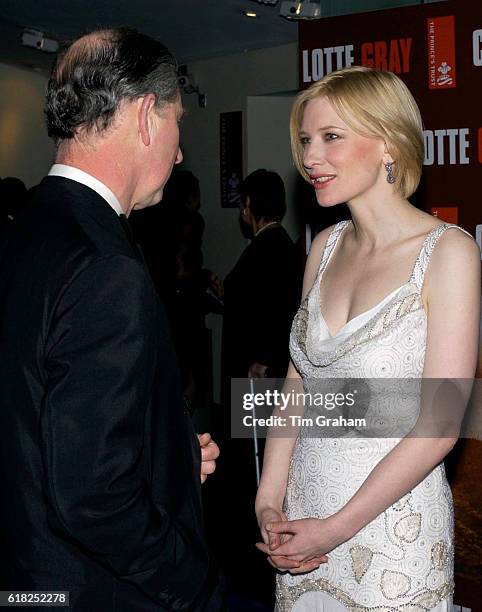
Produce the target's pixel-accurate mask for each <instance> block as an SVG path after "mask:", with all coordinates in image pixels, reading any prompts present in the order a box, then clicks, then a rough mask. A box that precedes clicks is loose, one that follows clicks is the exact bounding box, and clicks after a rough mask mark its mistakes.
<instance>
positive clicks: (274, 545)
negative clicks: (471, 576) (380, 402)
mask: <svg viewBox="0 0 482 612" xmlns="http://www.w3.org/2000/svg"><path fill="white" fill-rule="evenodd" d="M290 127H291V138H292V149H293V155H294V160H295V163H296V165H297V167H298V170H299V171H300V173H301V175H302V176H303V177H304V178H305V179H306V180H307V181H308V182H310V183H311V184H312V185H313V187H314V189H315V193H316V198H317V201H318V203H319V205H320V206H323V207H328V206H335V205H337V204H340V203H342V202H346V203H347V204H348V206H349V208H350V212H351V216H352V220H351V221H344V222H341V223H339V224H337V225H335V226H334V227H331V228H328V229H326V230H324V231H323V232H321V233H320V234H319V235H318V236H317V238H316V239H315V241H314V242H313V245H312V248H311V251H310V254H309V257H308V260H307V264H306V269H305V277H304V290H303V301H302V304H301V307H300V309H299V311H298V314H297V315H296V317H295V320H294V323H293V329H292V333H291V340H290V350H291V357H292V363H291V365H290V367H289V370H288V375H287V378H288V379H296V378H298V379H299V378H301V379H302V383H303V385H304V386H305V388H306V386H307V384H308V383H309V381H310V380H312V379H320V378H365V379H373V378H380V377H382V378H384V377H386V378H397V379H400V378H413V379H420V378H427V379H429V378H454V379H463V378H472V377H473V375H474V372H475V367H476V357H477V346H478V328H479V317H480V303H479V300H480V252H479V250H478V248H477V246H476V243H475V242H474V240H473V239H472V238H471V237H470V236H468V235H467V234H466V233H465V232H464V231H462V230H461V229H460V228H458V227H457V226H454V225H449V224H444V223H442V222H440V220H438V219H436V218H434V217H432V216H430V215H428V214H426V213H424V212H421V211H420V210H417V209H416V208H415V207H414V206H412V205H411V204H410V202H409V201H408V199H407V198H409V197H410V196H411V195H412V194H413V192H414V191H415V189H416V188H417V185H418V182H419V179H420V175H421V169H422V160H423V140H422V122H421V118H420V113H419V110H418V108H417V105H416V103H415V101H414V99H413V97H412V95H411V94H410V92H409V91H408V89H407V88H406V86H405V85H404V84H403V83H402V81H401V80H400V79H399V78H398V77H396V76H395V75H394V74H392V73H389V72H381V71H375V70H372V69H368V68H362V67H352V68H348V69H345V70H341V71H338V72H335V73H332V74H330V75H328V76H326V77H325V78H323V79H322V80H321V81H318V82H317V83H315V84H313V85H312V86H311V87H310V88H309V89H308V90H306V91H303V92H302V93H300V94H299V96H298V97H297V99H296V101H295V104H294V107H293V111H292V116H291V126H290ZM455 441H456V436H455V435H451V436H449V437H447V436H446V437H431V438H428V437H425V438H417V437H405V438H401V439H398V440H397V439H394V438H386V439H381V438H366V439H363V440H360V439H355V438H351V439H350V438H348V437H344V438H339V439H336V438H326V439H323V438H313V437H309V436H304V435H303V429H302V430H301V431H300V432H299V435H298V437H297V439H296V440H295V439H284V438H276V437H270V438H269V439H268V442H267V446H266V451H265V460H264V467H263V475H262V479H261V483H260V487H259V491H258V496H257V500H256V513H257V517H258V523H259V525H260V529H261V534H262V538H263V543H260V544H259V545H258V547H259V548H260V549H261V550H262V551H263V552H264V553H266V554H267V555H268V560H269V562H270V563H271V564H272V565H274V566H275V567H276V568H277V569H278V570H280V574H279V575H278V580H277V593H276V599H277V610H278V611H279V612H288V611H294V612H301V611H303V612H305V611H306V612H307V611H310V612H311V611H313V612H315V611H316V612H322V611H327V610H329V611H330V612H335V611H340V612H343V611H345V610H349V611H352V612H355V611H356V612H362V611H366V610H377V611H380V612H382V611H383V612H394V611H400V612H401V611H402V610H404V611H405V610H410V611H417V612H418V611H420V612H422V611H425V610H436V611H437V612H446V611H448V610H451V602H452V593H453V550H454V543H453V507H452V497H451V493H450V489H449V486H448V484H447V480H446V477H445V471H444V468H443V463H442V462H443V459H444V457H445V456H446V455H447V453H448V452H449V451H450V450H451V448H452V447H453V445H454V443H455Z"/></svg>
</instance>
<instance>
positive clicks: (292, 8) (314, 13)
mask: <svg viewBox="0 0 482 612" xmlns="http://www.w3.org/2000/svg"><path fill="white" fill-rule="evenodd" d="M279 14H280V15H281V17H284V18H285V19H291V20H298V21H300V20H305V21H311V20H313V19H320V18H321V0H313V1H310V0H297V1H296V2H293V1H290V0H285V1H284V2H282V3H281V6H280V9H279Z"/></svg>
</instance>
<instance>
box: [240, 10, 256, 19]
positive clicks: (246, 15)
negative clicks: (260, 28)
mask: <svg viewBox="0 0 482 612" xmlns="http://www.w3.org/2000/svg"><path fill="white" fill-rule="evenodd" d="M243 15H244V16H245V17H250V18H251V19H256V18H257V16H258V13H255V12H254V11H243Z"/></svg>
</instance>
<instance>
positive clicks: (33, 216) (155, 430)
mask: <svg viewBox="0 0 482 612" xmlns="http://www.w3.org/2000/svg"><path fill="white" fill-rule="evenodd" d="M0 314H1V317H0V400H1V406H0V432H1V444H0V477H1V486H2V489H3V493H2V496H1V498H0V520H1V523H0V525H1V529H2V536H3V537H2V539H3V542H2V544H3V546H2V550H1V555H2V558H3V564H4V568H3V570H2V575H1V580H0V590H10V589H27V590H36V589H44V590H47V589H62V590H68V591H70V598H71V607H70V609H71V610H74V611H75V612H77V611H79V612H80V611H84V610H85V611H87V610H88V611H92V610H95V611H97V610H98V611H99V612H100V611H102V612H109V611H116V612H118V611H126V612H127V611H129V612H137V611H141V610H142V611H151V610H164V609H166V610H193V611H198V610H222V609H224V607H223V604H222V603H220V599H221V596H220V595H219V592H218V594H217V595H214V596H213V592H216V591H217V589H218V586H219V585H218V574H217V570H216V569H215V566H214V564H213V562H212V561H211V559H210V556H209V553H208V550H207V548H206V544H205V541H204V538H203V534H202V529H203V526H202V510H201V500H200V483H199V468H200V456H199V455H200V453H199V445H198V442H197V439H196V437H195V434H194V432H193V430H192V427H191V423H190V420H189V417H188V416H187V414H186V413H185V411H184V409H183V405H182V400H181V392H180V385H179V379H178V372H177V365H176V362H175V357H174V353H173V348H172V345H171V340H170V336H169V332H168V328H167V323H166V318H165V315H164V313H163V310H162V308H161V305H160V303H159V301H158V298H157V297H156V293H155V290H154V288H153V285H152V282H151V280H150V278H149V276H148V273H147V271H146V268H145V266H144V264H143V262H142V261H141V260H140V259H139V257H138V255H137V253H136V252H135V250H134V249H133V248H132V247H131V245H130V244H129V241H128V240H127V237H126V235H125V233H124V230H123V228H122V226H121V224H120V222H119V219H118V217H117V215H116V213H115V212H114V211H113V210H112V208H111V207H110V206H109V205H108V204H107V203H106V202H105V201H104V200H103V199H102V198H101V197H100V196H99V195H98V194H97V193H95V192H94V191H92V190H91V189H89V188H88V187H86V186H84V185H81V184H79V183H76V182H74V181H71V180H69V179H65V178H58V177H47V178H45V179H44V180H43V182H42V183H41V184H40V186H39V187H38V188H37V189H36V190H35V194H34V196H33V202H32V203H31V207H30V211H29V213H28V214H26V215H25V216H24V218H23V219H22V220H21V221H19V222H18V223H17V224H16V227H15V228H14V230H13V231H12V233H11V235H10V236H9V237H8V239H7V241H6V243H5V244H4V245H3V249H2V252H1V259H0ZM42 609H44V608H42ZM55 609H57V608H55Z"/></svg>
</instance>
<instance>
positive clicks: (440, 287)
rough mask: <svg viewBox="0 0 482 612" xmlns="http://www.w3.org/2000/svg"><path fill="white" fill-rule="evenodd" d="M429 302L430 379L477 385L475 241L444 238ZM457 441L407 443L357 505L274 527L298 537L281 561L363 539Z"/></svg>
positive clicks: (379, 468)
mask: <svg viewBox="0 0 482 612" xmlns="http://www.w3.org/2000/svg"><path fill="white" fill-rule="evenodd" d="M422 298H423V300H424V304H425V307H426V309H427V317H428V329H427V347H426V355H425V363H424V371H423V377H424V378H439V379H442V378H444V379H448V378H450V379H467V378H473V376H474V372H475V368H476V361H477V350H478V338H479V324H480V251H479V249H478V247H477V246H476V244H475V242H474V241H473V240H472V239H470V238H468V237H467V236H465V235H464V234H462V233H461V232H459V231H457V232H456V231H455V230H454V231H450V232H448V233H447V234H446V235H445V236H443V237H442V238H441V240H440V244H439V245H438V246H437V248H436V249H435V250H434V253H433V255H432V259H431V263H430V267H429V274H427V280H426V283H425V285H424V288H423V293H422ZM436 408H437V407H436ZM451 436H452V437H448V436H447V437H439V438H436V437H433V438H416V437H407V438H404V439H403V440H401V442H400V443H399V444H398V445H397V446H396V447H395V448H393V450H392V451H390V453H388V454H387V455H386V456H385V457H384V458H383V459H382V460H381V461H380V462H379V463H378V464H377V465H376V467H375V468H374V469H373V470H372V472H371V473H370V475H369V476H368V478H367V479H366V480H365V482H364V483H363V485H362V486H361V487H360V488H359V490H358V491H357V492H356V493H355V495H354V496H353V497H352V498H351V499H350V501H349V502H348V503H347V504H346V505H345V506H344V507H343V508H342V509H341V510H340V511H339V512H337V513H336V514H334V515H332V516H331V517H329V518H327V519H324V520H318V519H305V520H301V521H291V522H289V523H278V524H276V525H274V526H270V525H268V526H267V528H268V531H272V532H273V533H278V534H281V533H288V534H291V535H293V536H294V537H292V538H291V539H290V540H289V541H288V542H287V543H286V544H284V545H283V546H280V547H279V548H278V549H277V550H276V554H282V555H287V556H289V557H290V558H293V559H297V560H302V559H306V558H310V556H313V555H314V554H323V553H326V552H329V550H331V549H332V548H334V547H335V546H338V545H339V544H340V543H342V542H344V541H346V540H347V539H349V538H350V537H352V536H353V535H355V534H356V533H357V532H358V531H359V530H360V529H361V528H362V527H364V526H365V525H367V524H368V523H369V522H370V521H372V520H373V519H374V518H375V517H377V516H378V515H379V514H380V513H381V512H383V511H384V510H386V509H387V508H388V507H389V506H391V505H392V504H393V503H395V502H396V501H397V500H398V499H400V498H401V497H403V495H405V494H406V493H408V492H409V491H410V490H411V489H413V488H414V487H415V486H416V485H417V484H419V483H420V482H421V481H422V480H423V479H424V478H425V477H426V476H427V475H428V474H429V473H430V472H431V471H432V470H433V469H434V467H435V466H436V465H438V464H439V463H440V462H441V461H442V460H443V458H444V457H445V455H447V453H448V452H449V451H450V450H451V448H452V447H453V445H454V444H455V442H456V438H455V437H454V436H453V434H451Z"/></svg>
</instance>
